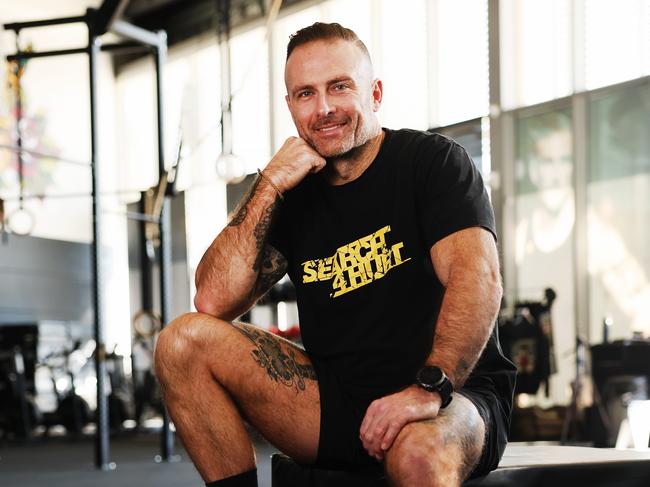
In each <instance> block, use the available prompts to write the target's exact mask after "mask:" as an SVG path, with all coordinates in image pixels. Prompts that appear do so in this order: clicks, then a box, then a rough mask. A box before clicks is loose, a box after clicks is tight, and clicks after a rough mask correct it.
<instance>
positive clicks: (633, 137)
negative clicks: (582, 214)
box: [587, 82, 650, 342]
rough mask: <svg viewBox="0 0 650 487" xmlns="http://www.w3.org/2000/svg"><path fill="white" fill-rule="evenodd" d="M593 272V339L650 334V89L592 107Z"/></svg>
mask: <svg viewBox="0 0 650 487" xmlns="http://www.w3.org/2000/svg"><path fill="white" fill-rule="evenodd" d="M589 108H590V110H589V185H588V210H587V222H588V237H589V238H588V242H589V243H588V245H589V247H588V270H589V311H590V315H589V316H590V326H591V330H590V331H591V338H592V341H594V342H600V341H601V340H602V336H603V332H602V323H603V319H604V318H605V317H610V318H612V319H613V322H614V325H613V329H612V336H613V337H614V338H630V337H631V335H632V332H633V331H640V332H642V333H644V334H645V335H649V334H650V308H649V307H648V303H650V245H648V242H650V229H649V228H648V222H650V84H649V83H647V82H646V83H644V84H642V85H639V86H636V87H632V88H626V89H623V90H617V91H615V92H609V93H606V94H604V95H600V96H593V97H592V99H591V101H590V104H589Z"/></svg>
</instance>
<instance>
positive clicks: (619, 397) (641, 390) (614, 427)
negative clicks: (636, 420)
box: [591, 340, 650, 447]
mask: <svg viewBox="0 0 650 487" xmlns="http://www.w3.org/2000/svg"><path fill="white" fill-rule="evenodd" d="M649 356H650V340H616V341H613V342H610V343H601V344H598V345H593V346H592V347H591V373H592V377H593V382H594V394H596V395H597V398H598V399H599V400H600V401H599V405H600V414H599V415H594V417H593V421H594V423H595V424H594V428H593V429H594V430H595V432H596V435H595V438H594V443H595V445H596V446H602V447H612V446H614V445H615V443H616V438H617V435H618V433H619V429H620V427H621V423H622V421H623V420H624V419H625V418H626V417H627V408H628V405H629V404H630V402H631V401H634V400H647V399H648V398H649V397H650V396H649V393H650V361H649V360H648V357H649ZM595 399H596V398H595Z"/></svg>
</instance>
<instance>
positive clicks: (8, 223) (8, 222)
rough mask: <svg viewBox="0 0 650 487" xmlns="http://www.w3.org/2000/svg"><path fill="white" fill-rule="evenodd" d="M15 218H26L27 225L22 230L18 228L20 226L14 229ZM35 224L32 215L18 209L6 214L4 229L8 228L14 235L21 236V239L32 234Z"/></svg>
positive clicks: (22, 209) (24, 209)
mask: <svg viewBox="0 0 650 487" xmlns="http://www.w3.org/2000/svg"><path fill="white" fill-rule="evenodd" d="M16 217H18V218H21V217H23V218H24V217H27V222H28V224H27V226H26V227H25V228H24V229H23V228H20V226H19V227H18V228H16V227H15V225H16ZM35 224H36V218H35V217H34V214H33V213H32V212H31V211H29V210H28V209H26V208H18V209H16V210H14V211H12V212H10V213H8V214H7V217H6V219H5V227H6V228H8V229H9V231H10V232H11V233H13V234H15V235H21V236H23V237H24V236H27V235H29V234H30V233H32V231H33V230H34V225H35Z"/></svg>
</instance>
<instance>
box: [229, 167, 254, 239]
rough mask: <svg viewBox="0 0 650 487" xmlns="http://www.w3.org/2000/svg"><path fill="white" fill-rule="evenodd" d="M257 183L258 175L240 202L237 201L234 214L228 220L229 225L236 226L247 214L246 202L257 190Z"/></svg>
mask: <svg viewBox="0 0 650 487" xmlns="http://www.w3.org/2000/svg"><path fill="white" fill-rule="evenodd" d="M259 183H260V178H259V177H258V178H257V179H256V180H255V181H254V182H253V184H252V185H251V187H250V189H249V190H248V194H247V195H246V196H245V197H244V198H242V200H241V202H240V203H239V207H238V208H237V210H236V212H235V216H233V218H232V220H230V222H229V223H228V226H229V227H236V226H238V225H240V224H241V222H243V221H244V219H245V218H246V215H247V214H248V203H249V202H250V200H251V199H252V198H253V195H254V194H255V191H256V190H257V186H258V184H259Z"/></svg>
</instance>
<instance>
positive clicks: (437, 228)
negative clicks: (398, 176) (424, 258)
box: [415, 135, 496, 248]
mask: <svg viewBox="0 0 650 487" xmlns="http://www.w3.org/2000/svg"><path fill="white" fill-rule="evenodd" d="M431 139H433V142H431ZM431 139H430V140H428V141H427V142H429V144H423V146H424V147H422V150H421V151H419V153H418V160H417V162H416V175H415V177H416V180H415V185H416V198H417V207H418V212H419V215H418V216H419V224H420V227H421V231H422V234H423V235H424V239H425V241H426V244H427V245H428V247H429V248H430V247H432V246H433V245H434V244H435V243H436V242H438V241H439V240H442V239H443V238H445V237H446V236H448V235H451V234H452V233H454V232H457V231H459V230H463V229H465V228H470V227H476V226H478V227H483V228H485V229H487V230H489V231H490V232H491V233H492V235H493V236H494V238H495V239H496V230H495V223H494V211H493V210H492V204H491V203H490V199H489V197H488V194H487V190H486V188H485V185H484V184H483V178H482V177H481V173H480V172H479V171H478V169H477V168H476V166H475V164H474V163H473V162H472V159H471V158H470V157H469V155H468V154H467V152H466V151H465V149H463V147H461V146H460V145H458V144H457V143H455V142H453V141H452V140H450V139H447V138H445V137H442V136H439V135H435V136H432V137H431Z"/></svg>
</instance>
